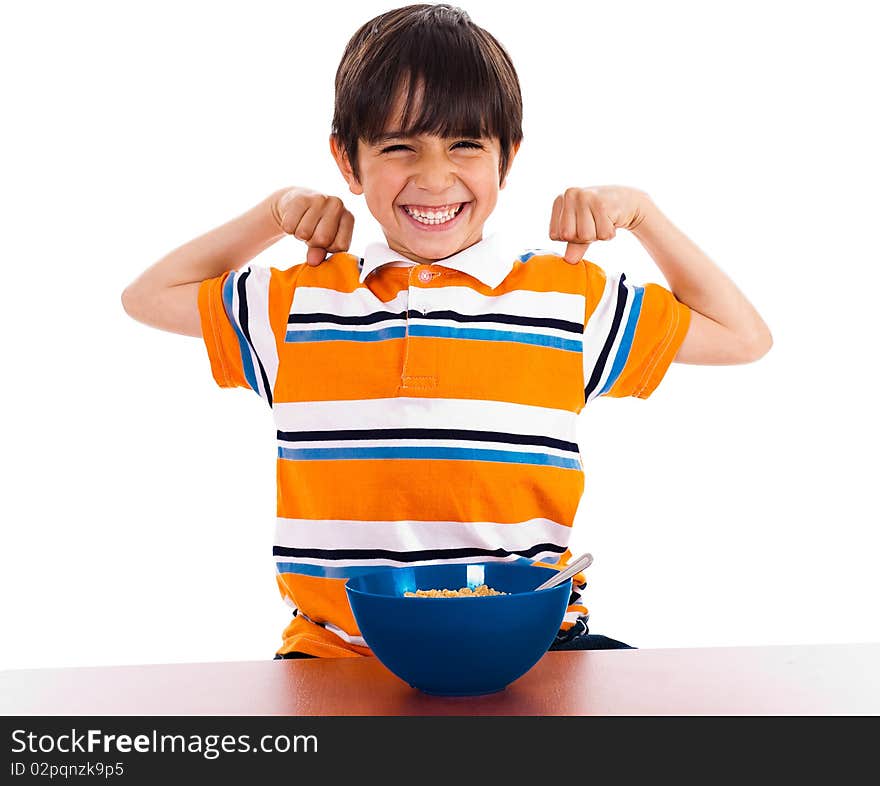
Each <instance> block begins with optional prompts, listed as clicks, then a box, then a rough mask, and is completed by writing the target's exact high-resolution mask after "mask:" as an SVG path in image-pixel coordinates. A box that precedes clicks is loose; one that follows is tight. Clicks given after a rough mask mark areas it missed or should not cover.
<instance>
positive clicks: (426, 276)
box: [419, 270, 432, 284]
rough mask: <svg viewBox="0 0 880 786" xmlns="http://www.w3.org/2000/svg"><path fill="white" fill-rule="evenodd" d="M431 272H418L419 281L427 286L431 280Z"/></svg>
mask: <svg viewBox="0 0 880 786" xmlns="http://www.w3.org/2000/svg"><path fill="white" fill-rule="evenodd" d="M431 278H432V276H431V271H430V270H422V271H420V272H419V281H421V282H423V283H425V284H427V283H428V282H429V281H430V280H431Z"/></svg>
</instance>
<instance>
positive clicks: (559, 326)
mask: <svg viewBox="0 0 880 786" xmlns="http://www.w3.org/2000/svg"><path fill="white" fill-rule="evenodd" d="M408 316H409V318H410V319H447V320H450V321H452V322H462V323H469V322H494V323H498V324H504V325H520V326H521V327H543V328H552V329H554V330H563V331H565V332H567V333H578V334H580V333H583V332H584V326H583V325H582V324H581V323H580V322H569V321H568V320H565V319H554V318H551V317H519V316H512V315H511V314H459V313H458V312H457V311H429V312H428V313H426V314H422V313H421V312H420V311H415V310H413V309H410V310H409V314H408ZM406 317H407V313H406V312H405V311H401V312H400V313H397V314H391V313H389V312H387V311H375V312H373V313H372V314H364V315H362V316H340V315H338V314H325V313H322V312H315V313H311V314H290V315H289V316H288V317H287V324H288V325H310V324H315V323H319V322H325V323H328V324H332V325H375V324H376V323H378V322H388V321H396V320H400V321H403V320H404V319H406Z"/></svg>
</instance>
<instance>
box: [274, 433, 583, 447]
mask: <svg viewBox="0 0 880 786" xmlns="http://www.w3.org/2000/svg"><path fill="white" fill-rule="evenodd" d="M278 439H280V440H284V441H286V442H321V441H326V442H329V441H334V440H362V439H468V440H474V441H479V442H505V443H508V444H511V445H543V446H544V447H548V448H559V449H560V450H568V451H571V452H572V453H578V452H579V448H578V445H577V444H576V443H574V442H566V441H565V440H564V439H556V438H555V437H544V436H540V435H533V434H506V433H504V432H501V431H473V430H470V429H457V428H382V429H340V430H337V431H279V432H278Z"/></svg>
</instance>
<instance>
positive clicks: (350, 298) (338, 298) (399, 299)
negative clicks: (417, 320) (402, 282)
mask: <svg viewBox="0 0 880 786" xmlns="http://www.w3.org/2000/svg"><path fill="white" fill-rule="evenodd" d="M407 299H408V298H407V291H406V290H403V291H402V292H400V293H398V295H397V296H396V297H395V298H394V299H393V300H389V301H388V302H386V303H383V302H382V301H381V300H379V298H377V297H376V296H375V295H374V294H373V293H372V292H371V291H370V289H369V288H367V287H365V286H361V287H358V288H357V289H355V290H354V291H353V292H337V291H336V290H335V289H326V288H325V287H302V286H298V287H297V288H296V291H295V293H294V296H293V302H292V303H291V304H290V313H291V314H316V313H318V314H334V315H336V316H340V317H363V316H366V315H367V314H373V313H374V312H376V311H388V312H389V313H392V314H396V313H399V312H401V311H405V310H406V303H407ZM300 327H302V325H297V324H293V325H288V329H293V328H300Z"/></svg>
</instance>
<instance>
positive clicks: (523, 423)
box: [274, 397, 578, 444]
mask: <svg viewBox="0 0 880 786" xmlns="http://www.w3.org/2000/svg"><path fill="white" fill-rule="evenodd" d="M274 412H275V423H276V426H277V427H278V429H279V430H281V431H327V430H332V429H385V428H453V429H471V430H478V431H503V432H506V433H512V434H540V435H543V436H547V437H553V438H555V439H563V440H566V441H567V442H573V443H575V444H577V441H578V440H577V431H576V426H577V414H576V413H574V412H570V411H568V410H564V409H552V408H550V407H535V406H531V405H529V404H513V403H511V402H507V401H491V400H489V399H448V398H443V399H440V398H406V397H394V398H375V399H352V400H343V401H302V402H284V403H280V404H279V403H277V402H276V404H275V408H274Z"/></svg>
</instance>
